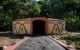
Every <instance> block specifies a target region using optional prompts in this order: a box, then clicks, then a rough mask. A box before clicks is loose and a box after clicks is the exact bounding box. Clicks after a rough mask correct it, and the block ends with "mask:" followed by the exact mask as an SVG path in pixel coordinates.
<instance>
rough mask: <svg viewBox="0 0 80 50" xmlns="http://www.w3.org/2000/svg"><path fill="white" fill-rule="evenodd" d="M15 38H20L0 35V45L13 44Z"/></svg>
mask: <svg viewBox="0 0 80 50" xmlns="http://www.w3.org/2000/svg"><path fill="white" fill-rule="evenodd" d="M17 40H20V39H11V38H10V37H3V36H0V46H10V45H13V44H14V43H15V42H16V41H17Z"/></svg>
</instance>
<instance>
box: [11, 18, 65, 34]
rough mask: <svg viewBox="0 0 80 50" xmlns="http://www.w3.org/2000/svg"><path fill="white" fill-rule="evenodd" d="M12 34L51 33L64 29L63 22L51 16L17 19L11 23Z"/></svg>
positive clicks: (60, 31)
mask: <svg viewBox="0 0 80 50" xmlns="http://www.w3.org/2000/svg"><path fill="white" fill-rule="evenodd" d="M12 27H13V33H14V34H23V35H52V34H54V33H60V34H62V33H63V32H64V31H65V22H64V21H63V20H60V19H52V18H26V19H17V20H14V21H13V23H12Z"/></svg>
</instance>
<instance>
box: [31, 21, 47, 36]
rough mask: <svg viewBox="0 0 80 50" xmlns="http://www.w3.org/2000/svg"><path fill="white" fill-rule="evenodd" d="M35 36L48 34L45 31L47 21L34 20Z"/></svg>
mask: <svg viewBox="0 0 80 50" xmlns="http://www.w3.org/2000/svg"><path fill="white" fill-rule="evenodd" d="M32 35H33V36H41V35H46V33H45V21H42V20H35V21H33V34H32Z"/></svg>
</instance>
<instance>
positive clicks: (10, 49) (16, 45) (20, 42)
mask: <svg viewBox="0 0 80 50" xmlns="http://www.w3.org/2000/svg"><path fill="white" fill-rule="evenodd" d="M27 39H29V37H25V38H24V39H22V40H20V41H19V42H17V43H16V44H15V45H13V46H10V47H8V48H7V49H6V50H14V49H15V48H16V47H18V46H20V44H22V43H23V42H24V41H26V40H27Z"/></svg>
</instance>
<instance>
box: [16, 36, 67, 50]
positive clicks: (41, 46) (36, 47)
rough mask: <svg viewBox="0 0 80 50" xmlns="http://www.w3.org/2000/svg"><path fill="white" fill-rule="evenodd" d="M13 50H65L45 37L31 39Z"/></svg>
mask: <svg viewBox="0 0 80 50" xmlns="http://www.w3.org/2000/svg"><path fill="white" fill-rule="evenodd" d="M15 50H66V49H64V48H63V47H62V46H60V45H59V44H58V43H56V42H55V41H53V40H52V39H50V38H49V37H47V36H40V37H31V38H29V39H28V40H26V41H25V42H24V43H22V44H21V45H20V46H18V47H17V48H16V49H15Z"/></svg>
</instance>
